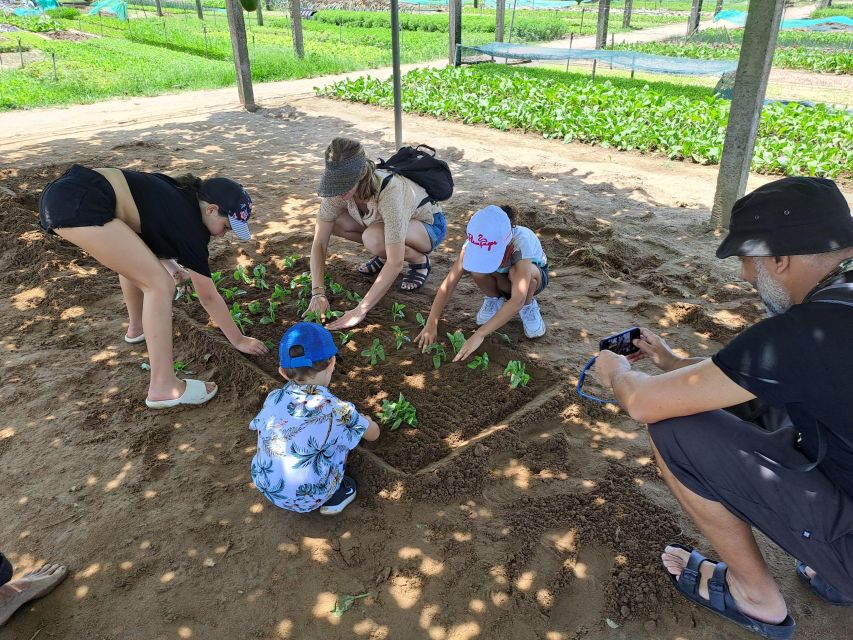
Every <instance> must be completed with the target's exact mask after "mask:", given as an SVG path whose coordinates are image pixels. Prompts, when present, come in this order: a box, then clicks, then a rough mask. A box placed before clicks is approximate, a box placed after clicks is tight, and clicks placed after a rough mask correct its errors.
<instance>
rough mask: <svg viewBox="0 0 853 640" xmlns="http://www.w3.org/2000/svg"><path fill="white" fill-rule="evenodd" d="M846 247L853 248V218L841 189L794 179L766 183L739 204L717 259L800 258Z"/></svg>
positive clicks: (830, 183)
mask: <svg viewBox="0 0 853 640" xmlns="http://www.w3.org/2000/svg"><path fill="white" fill-rule="evenodd" d="M846 247H853V218H851V217H850V207H849V206H848V205H847V201H846V200H845V199H844V196H843V195H842V194H841V191H840V190H839V189H838V187H837V186H836V184H835V183H834V182H833V181H832V180H828V179H826V178H805V177H794V178H783V179H782V180H776V181H775V182H771V183H769V184H765V185H764V186H762V187H759V188H758V189H756V190H755V191H753V192H752V193H749V194H747V195H745V196H743V197H742V198H740V199H739V200H738V201H737V202H735V206H734V207H733V208H732V218H731V223H730V226H729V234H728V235H727V236H726V238H725V239H724V240H723V242H722V243H721V244H720V246H719V248H718V249H717V257H718V258H728V257H730V256H801V255H810V254H815V253H826V252H828V251H836V250H838V249H844V248H846Z"/></svg>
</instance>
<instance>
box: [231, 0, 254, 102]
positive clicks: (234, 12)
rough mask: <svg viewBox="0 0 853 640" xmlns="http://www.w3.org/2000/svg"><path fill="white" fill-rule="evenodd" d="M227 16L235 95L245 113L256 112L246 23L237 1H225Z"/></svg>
mask: <svg viewBox="0 0 853 640" xmlns="http://www.w3.org/2000/svg"><path fill="white" fill-rule="evenodd" d="M225 11H226V13H227V14H228V30H229V31H230V32H231V48H232V50H233V51H234V68H235V69H236V71H237V93H239V94H240V104H242V105H243V108H244V109H246V111H257V110H258V107H257V105H256V104H255V92H254V90H253V89H252V69H251V67H250V65H249V49H248V47H247V45H246V23H245V22H244V21H243V7H242V6H240V2H239V0H225Z"/></svg>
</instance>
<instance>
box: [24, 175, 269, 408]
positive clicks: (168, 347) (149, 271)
mask: <svg viewBox="0 0 853 640" xmlns="http://www.w3.org/2000/svg"><path fill="white" fill-rule="evenodd" d="M251 207H252V200H251V198H249V195H248V194H247V193H246V191H245V190H244V189H243V187H242V186H241V185H240V184H238V183H237V182H234V181H233V180H229V179H228V178H212V179H209V180H200V179H198V178H195V177H193V176H191V175H186V176H183V177H182V178H178V179H175V178H172V177H170V176H167V175H165V174H161V173H143V172H140V171H130V170H119V169H96V170H95V169H89V168H87V167H83V166H80V165H73V166H72V167H71V168H70V169H69V170H68V171H67V172H66V173H65V175H63V176H62V177H61V178H59V179H58V180H55V181H54V182H51V183H50V184H48V185H47V186H46V187H45V189H44V192H43V193H42V196H41V200H40V202H39V219H40V224H41V226H42V228H43V229H44V230H45V231H47V232H48V233H56V234H57V235H59V236H61V237H63V238H65V239H67V240H69V241H70V242H73V243H74V244H76V245H77V246H78V247H80V248H81V249H83V250H84V251H85V252H86V253H88V254H90V255H91V256H93V257H94V258H95V259H96V260H98V261H99V262H100V263H101V264H103V265H104V266H105V267H107V268H109V269H112V270H113V271H115V272H116V273H118V274H119V281H120V283H121V288H122V293H123V294H124V301H125V304H126V306H127V310H128V316H129V326H128V332H127V335H125V337H124V339H125V341H126V342H129V343H132V344H133V343H139V342H142V341H145V342H146V343H147V347H148V356H149V360H150V365H151V380H150V383H149V386H148V396H147V398H146V400H145V403H146V404H147V405H148V406H149V407H150V408H152V409H162V408H167V407H173V406H176V405H179V404H203V403H205V402H207V401H208V400H210V399H211V398H212V397H213V396H214V395H215V394H216V391H217V387H216V385H215V384H213V383H210V382H208V383H204V382H201V381H199V380H180V379H178V377H177V376H176V375H175V372H174V370H173V367H172V363H173V357H172V299H173V296H174V292H175V280H178V282H183V281H184V280H185V279H186V278H190V279H192V282H193V287H194V288H195V290H196V293H197V294H198V297H199V301H200V302H201V304H202V305H203V306H204V308H205V309H206V310H207V312H208V313H209V314H210V317H211V318H212V319H213V320H214V322H215V323H216V324H217V326H219V328H220V329H222V332H223V333H224V334H225V336H226V337H227V338H228V340H229V341H230V342H231V344H233V345H234V346H235V347H236V348H237V349H239V350H240V351H242V352H243V353H247V354H251V355H260V354H263V353H266V352H267V349H266V347H265V346H264V344H263V343H262V342H260V341H259V340H255V339H254V338H249V337H248V336H244V335H243V334H242V332H241V331H240V329H238V328H237V326H236V325H235V324H234V321H233V320H232V319H231V314H230V313H229V311H228V307H227V306H226V304H225V301H224V300H223V299H222V296H220V295H219V291H218V290H217V288H216V285H215V284H213V280H212V279H211V277H210V267H209V266H208V262H207V260H208V252H207V244H208V242H209V241H210V237H211V236H221V235H223V234H224V233H225V232H226V231H227V230H228V229H231V230H232V231H234V232H235V234H236V235H237V236H238V237H239V238H241V239H243V240H248V239H249V237H250V236H249V228H248V225H247V221H248V219H249V216H250V215H251V210H252V209H251ZM161 261H162V263H161ZM178 263H179V264H178ZM164 266H165V267H166V268H165V269H164V268H163V267H164ZM170 273H171V274H172V276H171V277H170V275H169V274H170ZM143 331H144V332H143Z"/></svg>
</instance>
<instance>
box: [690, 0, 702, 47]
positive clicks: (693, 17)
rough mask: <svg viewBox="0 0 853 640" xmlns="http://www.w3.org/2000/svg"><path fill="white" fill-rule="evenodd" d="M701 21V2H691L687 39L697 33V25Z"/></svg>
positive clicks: (697, 0)
mask: <svg viewBox="0 0 853 640" xmlns="http://www.w3.org/2000/svg"><path fill="white" fill-rule="evenodd" d="M701 21H702V0H693V7H692V8H691V9H690V19H689V20H688V21H687V37H688V38H689V37H690V36H692V35H693V34H694V33H696V32H697V31H699V23H700V22H701Z"/></svg>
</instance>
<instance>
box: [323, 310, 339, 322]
mask: <svg viewBox="0 0 853 640" xmlns="http://www.w3.org/2000/svg"><path fill="white" fill-rule="evenodd" d="M324 315H325V316H326V321H329V320H337V319H338V318H340V317H341V316H342V315H344V312H343V311H332V310H331V309H330V310H329V311H326V313H325V314H324Z"/></svg>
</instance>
